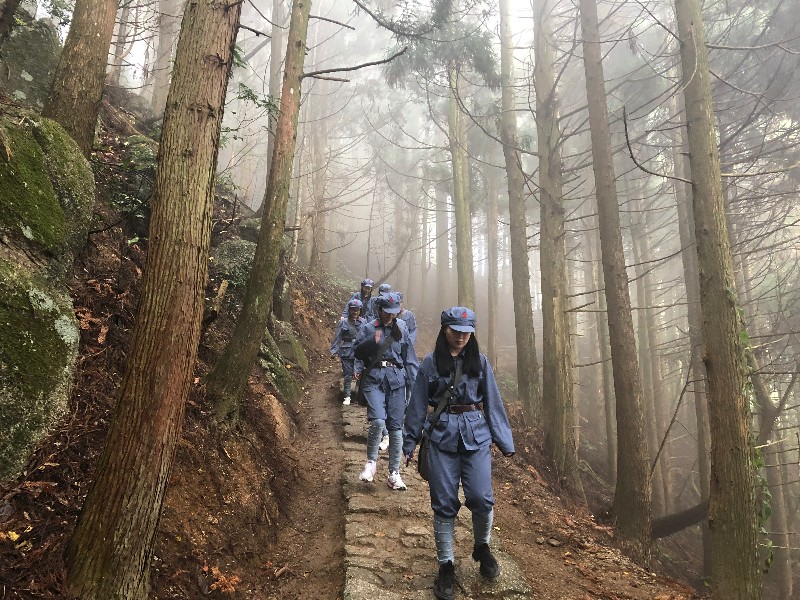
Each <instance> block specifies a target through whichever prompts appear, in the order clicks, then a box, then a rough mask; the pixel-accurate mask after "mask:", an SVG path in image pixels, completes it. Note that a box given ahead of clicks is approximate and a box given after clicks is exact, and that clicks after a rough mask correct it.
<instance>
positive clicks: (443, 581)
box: [433, 560, 456, 600]
mask: <svg viewBox="0 0 800 600" xmlns="http://www.w3.org/2000/svg"><path fill="white" fill-rule="evenodd" d="M455 578H456V568H455V567H454V566H453V563H452V561H449V560H448V561H447V562H446V563H442V564H440V565H439V574H438V575H437V576H436V581H435V582H434V584H433V595H434V596H436V597H437V598H438V599H439V600H453V584H454V582H455Z"/></svg>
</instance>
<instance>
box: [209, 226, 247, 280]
mask: <svg viewBox="0 0 800 600" xmlns="http://www.w3.org/2000/svg"><path fill="white" fill-rule="evenodd" d="M255 254H256V245H255V244H254V243H253V242H248V241H247V240H242V239H239V238H231V239H229V240H225V241H224V242H222V243H221V244H220V245H219V246H217V247H216V248H214V249H213V250H212V254H211V266H210V270H211V274H212V275H213V276H214V277H216V278H218V279H227V280H228V281H230V282H231V284H233V285H234V286H237V287H242V288H243V287H244V286H245V284H247V278H248V277H249V276H250V267H251V266H252V264H253V257H254V256H255Z"/></svg>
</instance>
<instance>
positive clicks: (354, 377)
mask: <svg viewBox="0 0 800 600" xmlns="http://www.w3.org/2000/svg"><path fill="white" fill-rule="evenodd" d="M360 377H361V373H353V379H355V380H356V381H358V379H359V378H360Z"/></svg>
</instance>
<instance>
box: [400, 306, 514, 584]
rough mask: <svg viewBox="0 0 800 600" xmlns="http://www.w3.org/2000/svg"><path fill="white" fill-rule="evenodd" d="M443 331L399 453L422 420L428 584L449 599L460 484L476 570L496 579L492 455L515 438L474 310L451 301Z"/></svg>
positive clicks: (421, 378)
mask: <svg viewBox="0 0 800 600" xmlns="http://www.w3.org/2000/svg"><path fill="white" fill-rule="evenodd" d="M441 323H442V328H441V330H440V331H439V337H438V338H437V340H436V348H435V350H434V351H433V352H432V353H431V354H429V355H428V356H426V357H425V360H423V361H422V365H420V368H419V372H418V373H417V378H416V381H415V382H414V385H413V387H412V390H411V400H410V402H409V404H408V407H407V408H406V414H405V425H404V442H403V452H404V453H405V455H406V457H407V459H408V460H410V459H411V458H412V457H413V454H414V449H415V448H416V447H417V444H419V442H420V439H421V436H422V430H423V425H425V427H426V430H428V434H429V436H430V446H429V452H428V457H427V460H428V468H429V473H430V474H429V480H428V484H429V487H430V495H431V508H432V509H433V533H434V538H435V541H436V558H437V560H438V562H439V574H438V576H437V577H436V582H435V585H434V588H433V593H434V595H435V596H436V597H437V598H439V599H440V600H451V599H452V598H453V583H454V579H455V568H454V566H453V562H454V554H453V539H454V531H455V521H456V515H457V514H458V510H459V509H460V508H461V502H460V501H459V499H458V485H459V483H461V485H462V486H463V488H464V497H465V499H466V505H467V508H468V509H470V511H471V512H472V530H473V536H474V545H473V550H472V558H473V559H474V560H476V561H479V562H480V572H481V575H482V576H483V577H484V578H486V579H495V578H496V577H497V576H498V575H499V574H500V565H499V564H498V563H497V560H496V559H495V557H494V556H493V555H492V553H491V551H490V550H489V540H490V535H491V531H492V521H493V518H494V492H493V491H492V455H491V444H492V442H494V443H495V444H497V447H498V448H499V449H500V451H501V452H502V453H503V454H504V455H505V456H511V455H513V454H514V441H513V439H512V436H511V427H510V425H509V423H508V416H507V415H506V410H505V407H504V406H503V400H502V399H501V398H500V391H499V390H498V388H497V383H496V382H495V379H494V373H493V372H492V367H491V366H490V365H489V362H488V361H487V360H486V357H485V356H484V355H483V354H481V353H480V351H479V349H478V341H477V340H476V339H475V336H474V332H475V313H474V312H472V311H471V310H470V309H469V308H464V307H462V306H454V307H453V308H451V309H449V310H446V311H444V312H442V316H441ZM456 378H458V381H457V382H455V383H456V385H455V387H454V388H452V397H451V398H450V401H449V403H448V406H447V408H446V409H445V410H444V411H443V412H442V413H441V415H440V417H439V419H438V420H437V422H436V423H435V424H433V426H431V425H430V424H425V421H426V415H427V413H428V407H429V406H430V407H436V406H437V404H438V403H439V400H440V398H441V395H442V393H443V392H445V390H447V389H448V388H450V387H451V386H453V383H454V381H455V379H456Z"/></svg>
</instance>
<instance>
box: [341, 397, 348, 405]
mask: <svg viewBox="0 0 800 600" xmlns="http://www.w3.org/2000/svg"><path fill="white" fill-rule="evenodd" d="M342 404H344V405H345V406H350V396H345V397H344V400H343V401H342Z"/></svg>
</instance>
